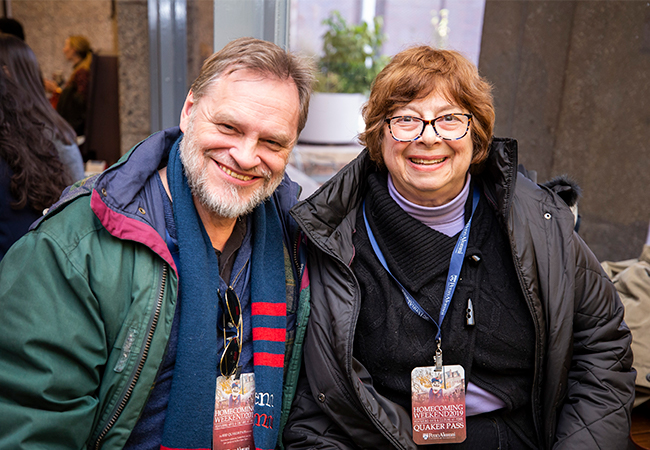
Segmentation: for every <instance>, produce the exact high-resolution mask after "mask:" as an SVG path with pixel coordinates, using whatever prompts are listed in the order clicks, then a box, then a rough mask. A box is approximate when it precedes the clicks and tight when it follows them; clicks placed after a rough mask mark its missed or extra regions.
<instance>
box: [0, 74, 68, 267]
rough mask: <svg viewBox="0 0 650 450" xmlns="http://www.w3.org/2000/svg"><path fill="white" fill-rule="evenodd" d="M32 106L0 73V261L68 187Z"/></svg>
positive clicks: (49, 141)
mask: <svg viewBox="0 0 650 450" xmlns="http://www.w3.org/2000/svg"><path fill="white" fill-rule="evenodd" d="M33 103H34V102H33V101H32V99H31V98H29V97H28V96H27V95H26V94H25V91H24V90H23V89H21V88H20V87H18V86H17V85H16V84H15V83H14V82H13V80H12V79H10V78H9V77H8V76H7V74H6V73H5V71H4V70H0V260H1V259H2V258H3V257H4V255H5V253H6V252H7V250H8V249H9V247H11V245H12V244H13V243H14V242H16V241H17V240H18V239H19V238H20V237H21V236H22V235H23V234H25V233H26V232H27V230H28V229H29V226H30V225H31V223H32V222H34V221H35V220H36V219H38V218H39V217H41V215H42V213H43V210H44V209H46V208H48V207H49V206H50V205H52V204H53V203H54V202H56V201H57V200H58V198H59V196H60V195H61V192H62V191H63V189H64V188H65V187H66V186H67V185H68V183H70V182H71V179H70V177H68V175H67V173H66V171H65V169H64V167H63V164H62V163H61V161H60V160H59V158H58V156H57V152H56V148H55V147H54V144H53V143H52V141H51V140H49V139H47V138H46V137H45V134H44V132H43V131H44V130H43V128H44V125H43V124H42V123H41V121H40V118H39V117H38V116H37V115H36V114H35V113H34V110H35V108H34V106H33Z"/></svg>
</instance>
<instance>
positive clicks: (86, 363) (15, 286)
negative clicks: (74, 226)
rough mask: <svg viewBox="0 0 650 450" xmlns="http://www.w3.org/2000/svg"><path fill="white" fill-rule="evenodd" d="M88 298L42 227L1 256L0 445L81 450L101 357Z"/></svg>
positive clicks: (98, 322) (102, 339)
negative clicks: (3, 256)
mask: <svg viewBox="0 0 650 450" xmlns="http://www.w3.org/2000/svg"><path fill="white" fill-rule="evenodd" d="M93 299H94V295H93V293H92V292H91V289H90V287H89V284H88V283H87V281H86V280H85V279H84V276H83V275H82V274H81V273H80V272H79V271H78V267H77V266H75V264H72V263H71V262H70V261H69V260H68V258H67V257H66V255H65V252H64V250H63V249H62V248H61V246H60V243H58V242H57V241H56V240H54V239H52V238H51V237H49V236H47V234H46V233H41V232H31V233H28V234H27V235H26V236H24V237H23V238H22V240H20V241H18V243H17V244H15V245H14V246H13V247H12V248H11V249H10V251H9V252H8V253H7V255H6V257H5V258H4V259H3V260H2V264H0V310H1V311H2V312H1V313H0V316H1V319H0V448H3V449H36V448H39V449H41V448H48V449H81V448H85V444H86V440H87V439H88V437H89V435H90V433H91V427H92V424H93V420H94V418H95V415H96V411H97V405H98V400H97V389H98V386H99V382H100V373H101V370H102V365H103V364H104V363H105V361H106V355H107V350H106V347H107V345H106V336H105V333H104V330H103V326H102V317H101V313H100V310H99V307H98V305H97V304H96V303H95V302H93Z"/></svg>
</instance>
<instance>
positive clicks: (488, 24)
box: [479, 0, 650, 260]
mask: <svg viewBox="0 0 650 450" xmlns="http://www.w3.org/2000/svg"><path fill="white" fill-rule="evenodd" d="M479 70H480V72H481V74H482V75H483V76H485V77H486V78H487V79H488V80H489V81H491V82H492V83H493V85H494V88H495V89H494V95H495V105H496V114H497V120H496V127H495V134H496V135H497V136H508V137H514V138H516V139H517V140H518V141H519V161H520V162H521V163H523V164H524V165H525V166H526V168H527V169H529V170H536V171H537V172H538V181H544V180H547V179H549V178H551V177H553V176H556V175H560V174H567V175H569V176H570V177H572V178H574V179H575V180H576V181H577V182H578V183H579V184H580V186H581V187H582V189H583V198H582V199H581V201H580V204H579V209H580V214H581V216H582V224H581V229H580V235H581V236H582V237H583V239H584V240H585V241H586V242H587V243H588V244H589V246H590V247H591V248H592V250H593V251H594V253H595V254H596V256H598V257H599V258H600V259H601V260H621V259H627V258H635V257H637V256H638V255H639V254H640V253H641V248H642V246H643V243H644V242H645V239H646V233H647V230H648V221H649V219H650V201H648V200H647V198H646V197H647V192H648V188H647V182H648V178H649V177H648V173H650V154H649V152H648V151H649V150H650V146H649V144H648V142H649V141H650V133H649V132H648V125H650V110H648V106H649V105H648V102H649V100H650V87H649V86H650V3H649V2H647V1H562V2H558V1H497V0H487V2H486V9H485V17H484V25H483V37H482V43H481V56H480V60H479Z"/></svg>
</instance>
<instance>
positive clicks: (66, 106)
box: [45, 35, 93, 136]
mask: <svg viewBox="0 0 650 450" xmlns="http://www.w3.org/2000/svg"><path fill="white" fill-rule="evenodd" d="M63 54H64V55H65V58H66V59H67V60H68V61H70V62H71V63H72V64H73V68H72V75H70V78H69V79H68V81H67V82H66V83H65V84H64V85H63V87H61V86H59V85H58V84H57V82H56V81H53V80H46V81H45V89H46V90H47V91H48V92H50V93H52V94H53V102H52V104H53V105H55V106H56V110H57V112H58V113H59V114H61V116H62V117H63V118H64V119H65V120H67V121H68V123H69V124H70V125H71V126H72V128H73V129H74V131H75V132H76V133H77V136H84V134H85V128H86V109H87V107H88V87H89V84H90V64H91V63H92V60H93V52H92V49H91V48H90V42H88V39H86V38H85V37H84V36H80V35H75V36H70V37H69V38H67V39H66V40H65V44H64V46H63Z"/></svg>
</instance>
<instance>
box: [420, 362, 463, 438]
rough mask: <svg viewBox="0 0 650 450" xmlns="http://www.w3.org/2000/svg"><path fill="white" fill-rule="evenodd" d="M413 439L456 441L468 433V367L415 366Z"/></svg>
mask: <svg viewBox="0 0 650 450" xmlns="http://www.w3.org/2000/svg"><path fill="white" fill-rule="evenodd" d="M411 405H412V409H413V441H414V442H415V443H416V444H418V445H426V444H443V443H444V444H453V443H458V442H463V441H464V440H465V438H466V437H467V430H466V428H465V369H463V367H462V366H459V365H454V366H442V371H436V370H435V367H433V366H432V367H416V368H415V369H413V371H412V372H411Z"/></svg>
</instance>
